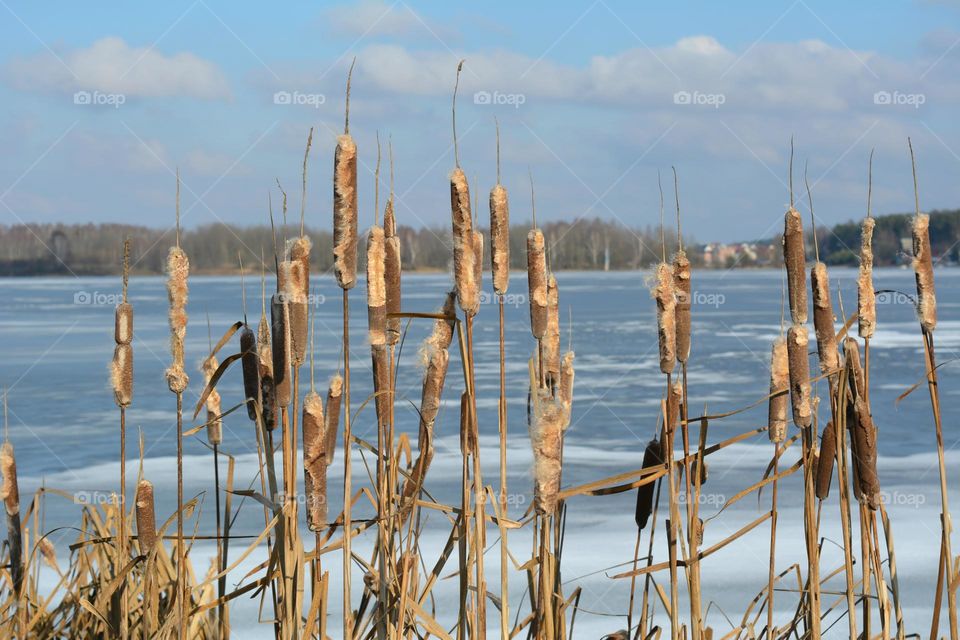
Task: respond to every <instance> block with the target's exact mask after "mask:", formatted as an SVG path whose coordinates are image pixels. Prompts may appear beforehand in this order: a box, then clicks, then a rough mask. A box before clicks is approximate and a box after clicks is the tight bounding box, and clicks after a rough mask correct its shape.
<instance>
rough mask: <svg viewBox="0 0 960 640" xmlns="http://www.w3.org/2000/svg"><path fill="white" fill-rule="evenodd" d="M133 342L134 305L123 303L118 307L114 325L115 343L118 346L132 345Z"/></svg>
mask: <svg viewBox="0 0 960 640" xmlns="http://www.w3.org/2000/svg"><path fill="white" fill-rule="evenodd" d="M131 340H133V305H131V304H130V303H129V302H121V303H120V304H118V305H117V310H116V312H115V314H114V323H113V341H114V342H116V343H117V344H130V341H131Z"/></svg>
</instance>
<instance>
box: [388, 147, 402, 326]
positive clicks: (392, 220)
mask: <svg viewBox="0 0 960 640" xmlns="http://www.w3.org/2000/svg"><path fill="white" fill-rule="evenodd" d="M392 157H393V154H392V153H391V171H390V176H391V184H392V182H393V170H392V166H393V163H392ZM383 235H384V257H383V273H384V276H383V278H384V284H385V285H386V294H387V314H388V315H389V314H392V313H400V311H401V304H400V300H401V291H400V277H401V274H402V271H403V266H402V264H401V259H400V238H399V237H397V221H396V217H395V215H394V212H393V193H392V189H391V194H390V199H389V200H387V207H386V209H385V210H384V212H383ZM400 325H401V320H400V318H389V317H388V318H387V344H391V345H394V344H397V343H398V342H399V341H400Z"/></svg>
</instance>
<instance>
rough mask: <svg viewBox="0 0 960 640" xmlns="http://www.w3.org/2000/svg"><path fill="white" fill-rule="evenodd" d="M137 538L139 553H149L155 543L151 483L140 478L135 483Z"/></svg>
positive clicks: (154, 516) (155, 531)
mask: <svg viewBox="0 0 960 640" xmlns="http://www.w3.org/2000/svg"><path fill="white" fill-rule="evenodd" d="M136 504H137V514H136V515H137V540H138V541H139V543H140V553H141V554H143V555H149V554H150V552H151V551H153V547H154V546H155V545H156V543H157V522H156V515H155V514H154V510H153V484H151V483H150V481H149V480H141V481H140V482H139V483H138V484H137V495H136Z"/></svg>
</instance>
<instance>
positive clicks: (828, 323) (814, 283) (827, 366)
mask: <svg viewBox="0 0 960 640" xmlns="http://www.w3.org/2000/svg"><path fill="white" fill-rule="evenodd" d="M810 286H811V287H812V288H813V327H814V331H815V332H816V335H817V355H818V356H819V359H820V372H821V373H827V372H831V371H832V372H834V373H833V374H832V375H836V371H837V369H838V368H839V367H840V354H839V352H838V351H837V334H836V332H835V331H834V328H833V304H832V303H831V301H830V278H829V277H828V276H827V265H825V264H823V263H822V262H817V263H816V264H815V265H813V269H811V270H810Z"/></svg>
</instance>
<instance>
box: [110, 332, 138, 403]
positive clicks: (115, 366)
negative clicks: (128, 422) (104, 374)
mask: <svg viewBox="0 0 960 640" xmlns="http://www.w3.org/2000/svg"><path fill="white" fill-rule="evenodd" d="M110 385H111V386H112V387H113V400H114V402H116V403H117V406H118V407H129V406H130V403H131V402H132V401H133V347H132V346H131V345H130V344H122V343H121V344H118V345H117V346H116V348H115V349H114V350H113V361H112V362H111V363H110Z"/></svg>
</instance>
